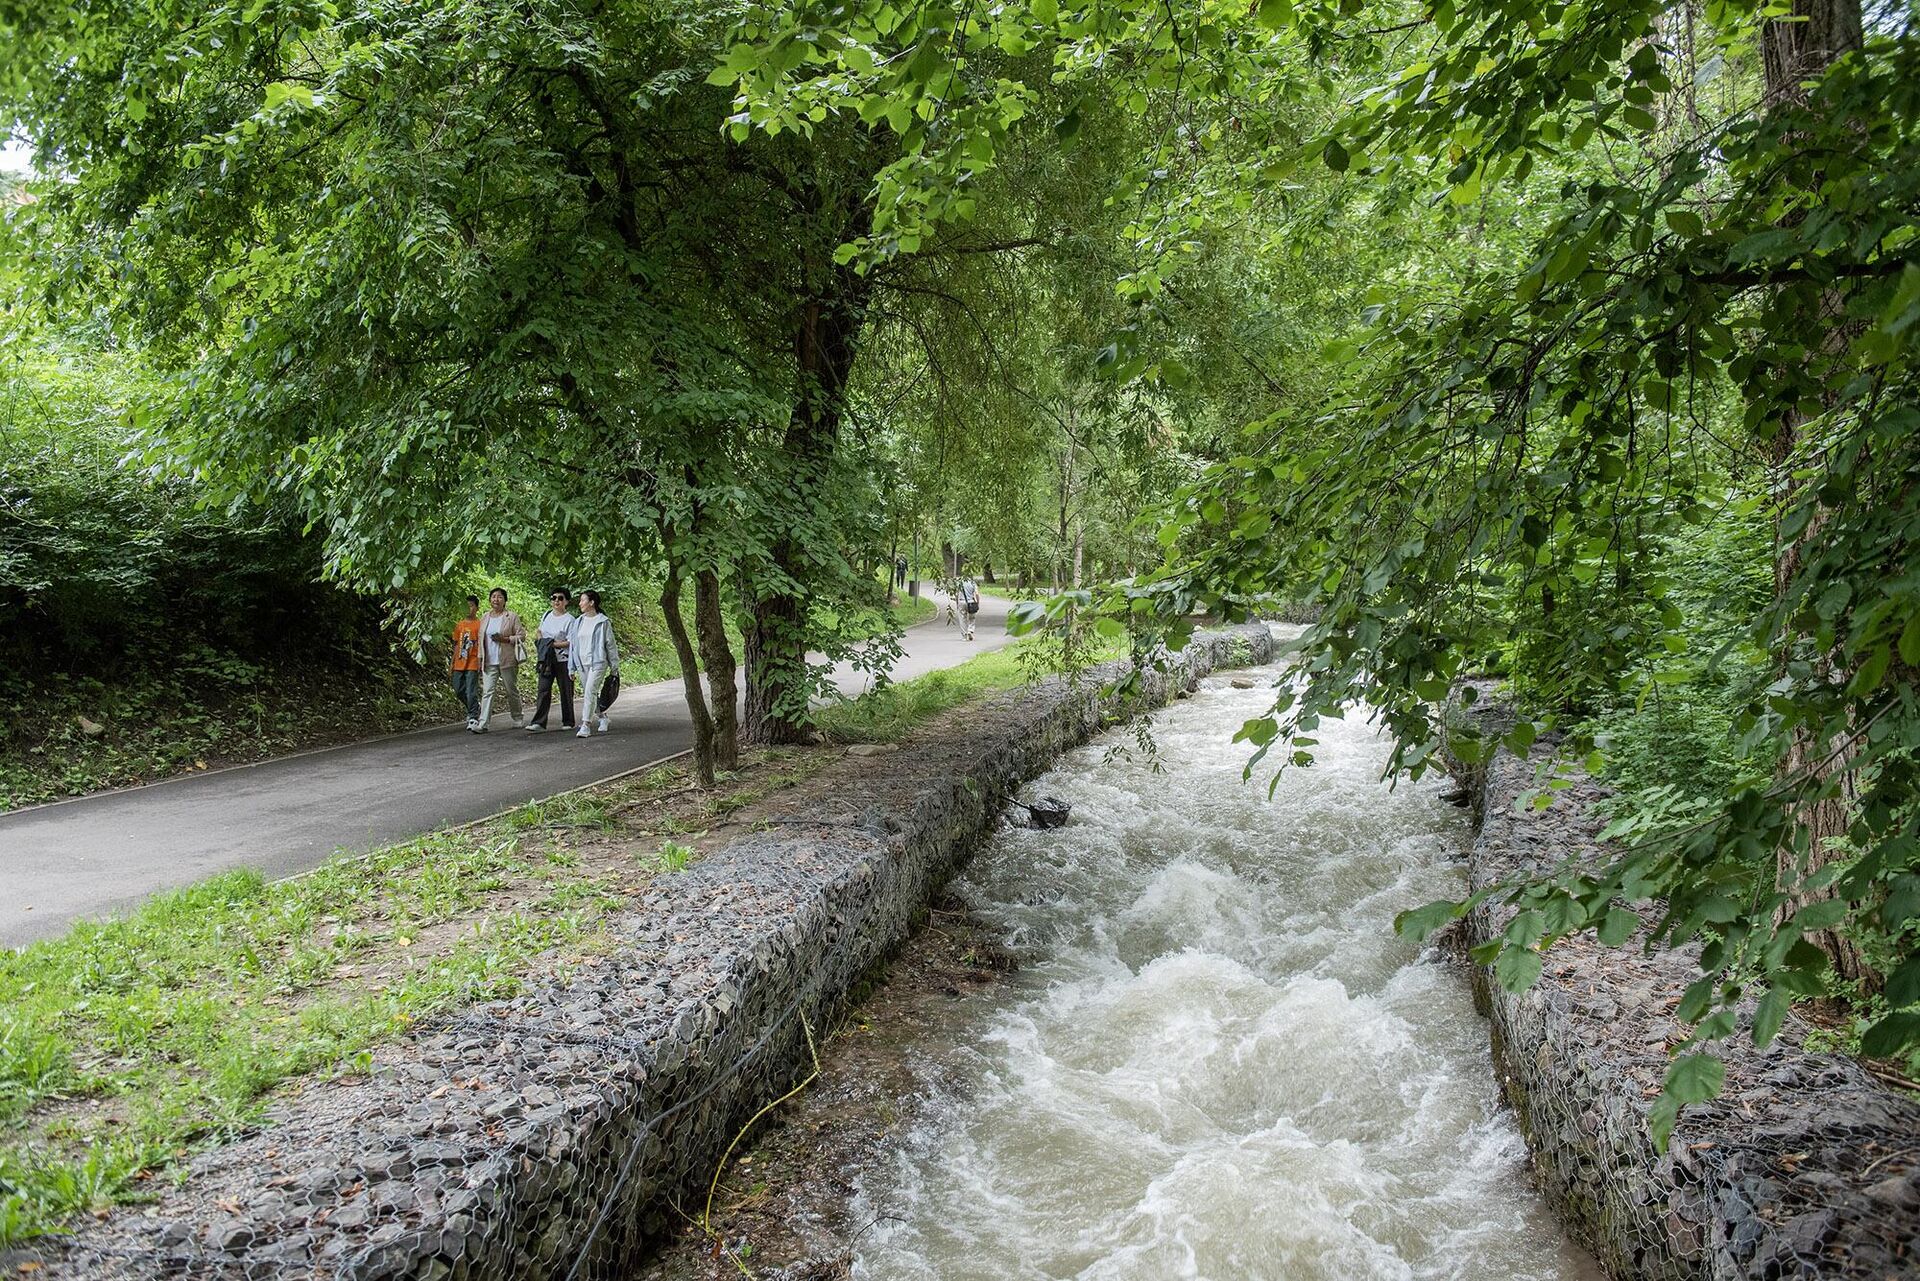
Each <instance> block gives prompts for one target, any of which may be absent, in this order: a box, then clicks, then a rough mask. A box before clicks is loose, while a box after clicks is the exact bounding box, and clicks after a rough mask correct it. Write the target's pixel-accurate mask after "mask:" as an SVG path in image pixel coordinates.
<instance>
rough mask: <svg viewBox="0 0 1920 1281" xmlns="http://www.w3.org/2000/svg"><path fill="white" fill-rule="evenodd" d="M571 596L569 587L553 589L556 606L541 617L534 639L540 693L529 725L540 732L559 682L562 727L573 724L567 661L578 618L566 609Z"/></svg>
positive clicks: (543, 727)
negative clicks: (554, 689)
mask: <svg viewBox="0 0 1920 1281" xmlns="http://www.w3.org/2000/svg"><path fill="white" fill-rule="evenodd" d="M571 600H572V597H570V596H568V595H567V589H566V588H564V587H556V588H554V589H553V608H551V609H549V610H548V611H547V614H546V617H545V618H542V619H541V620H540V630H539V632H538V633H537V634H536V639H535V641H534V645H535V650H534V663H535V664H536V666H535V668H534V670H535V671H536V672H538V673H539V676H540V693H539V696H538V697H537V698H536V699H535V700H534V704H533V716H532V717H531V718H530V719H529V720H528V721H527V729H528V731H529V732H532V733H536V734H537V733H539V732H540V731H541V730H543V729H545V728H546V727H547V709H548V708H550V707H552V706H553V687H554V685H555V684H556V683H558V684H559V686H560V727H561V728H562V729H572V728H573V669H572V667H571V666H569V665H568V663H567V651H568V650H569V649H571V648H572V647H573V628H574V624H575V623H576V622H577V621H578V620H577V619H575V618H574V616H573V615H572V614H570V613H568V612H567V605H568V603H569V602H570V601H571Z"/></svg>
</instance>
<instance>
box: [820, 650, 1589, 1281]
mask: <svg viewBox="0 0 1920 1281" xmlns="http://www.w3.org/2000/svg"><path fill="white" fill-rule="evenodd" d="M1254 675H1255V676H1256V677H1257V678H1258V685H1259V686H1260V688H1256V689H1252V690H1236V689H1233V688H1231V686H1230V684H1229V680H1228V678H1227V677H1224V676H1220V677H1214V678H1212V679H1210V680H1208V681H1207V682H1206V683H1205V686H1204V688H1203V690H1202V691H1201V692H1200V693H1199V694H1198V695H1197V696H1196V697H1194V698H1193V699H1191V700H1188V701H1185V702H1181V703H1178V704H1176V705H1174V706H1173V707H1172V708H1170V709H1168V710H1167V711H1165V712H1163V713H1161V714H1159V715H1157V716H1156V717H1155V718H1154V722H1153V732H1154V737H1155V740H1156V741H1157V743H1158V758H1159V765H1160V770H1159V771H1156V770H1154V769H1153V767H1152V765H1151V764H1150V763H1149V762H1147V761H1145V760H1143V759H1140V758H1139V756H1138V754H1137V753H1136V754H1135V756H1134V757H1132V758H1127V757H1122V756H1116V755H1115V754H1114V748H1116V747H1117V746H1121V745H1123V744H1124V743H1125V742H1126V739H1125V738H1124V736H1123V735H1113V736H1110V737H1109V738H1108V739H1106V740H1103V741H1101V742H1098V743H1095V744H1093V745H1092V746H1089V747H1087V748H1084V749H1081V750H1079V751H1077V752H1075V753H1073V754H1071V755H1069V756H1068V757H1066V758H1064V759H1063V760H1062V761H1061V762H1060V764H1059V765H1058V767H1057V768H1056V769H1054V770H1053V772H1052V773H1050V774H1048V775H1047V776H1046V777H1044V778H1043V779H1041V780H1039V781H1038V782H1037V783H1036V784H1035V785H1034V787H1033V789H1032V790H1033V791H1034V792H1036V793H1047V794H1052V795H1057V796H1061V797H1064V798H1065V799H1067V800H1069V801H1071V802H1072V804H1073V819H1072V822H1071V823H1070V824H1069V825H1068V826H1067V827H1065V828H1063V829H1061V830H1058V831H1027V830H1019V829H1011V828H1010V829H1006V830H1003V831H1001V832H1000V833H999V834H998V835H997V836H996V837H995V838H994V840H993V841H992V842H991V843H990V845H989V846H988V847H987V848H986V849H985V850H983V851H982V853H981V854H980V855H979V856H978V858H976V860H975V861H974V863H973V864H972V866H971V868H970V869H969V871H968V874H967V875H966V877H965V878H964V879H963V880H962V881H961V882H960V884H959V887H958V888H959V892H960V894H961V896H962V897H963V898H965V899H966V900H968V901H969V903H970V904H971V905H972V906H973V908H974V909H975V910H976V911H977V912H978V913H979V914H980V915H981V916H983V917H984V918H986V919H987V920H988V921H989V922H991V923H992V924H993V926H994V927H995V928H998V929H1001V930H1003V931H1004V932H1005V935H1006V938H1007V940H1008V941H1009V943H1010V944H1011V945H1012V946H1013V947H1014V948H1015V949H1016V950H1017V951H1018V952H1019V953H1020V954H1021V955H1022V956H1023V957H1025V958H1027V964H1026V966H1025V968H1024V969H1023V970H1022V972H1021V973H1020V974H1019V975H1017V976H1016V977H1015V978H1013V979H1012V980H1011V981H1010V982H1009V983H1008V984H1007V985H1006V986H1005V988H1004V989H1003V992H1002V994H1001V999H1000V1001H999V1003H998V1004H997V1006H995V1007H994V1009H993V1011H992V1013H991V1015H990V1016H989V1017H988V1018H987V1019H986V1020H985V1021H984V1022H983V1023H981V1024H980V1025H979V1026H978V1027H977V1028H975V1029H972V1030H971V1033H970V1035H968V1036H966V1037H965V1038H963V1040H964V1041H965V1048H963V1049H961V1050H959V1051H955V1052H954V1053H956V1054H957V1055H958V1056H959V1057H958V1061H953V1060H949V1061H947V1062H946V1063H944V1064H943V1065H942V1071H940V1072H939V1073H937V1074H930V1076H932V1075H937V1076H938V1078H939V1079H941V1080H943V1081H946V1082H949V1084H948V1085H946V1086H943V1087H942V1088H941V1091H940V1094H939V1096H938V1097H936V1098H935V1099H934V1100H933V1101H932V1103H931V1104H930V1105H929V1106H928V1107H927V1108H926V1109H925V1110H924V1111H923V1112H921V1113H920V1115H921V1118H922V1119H921V1120H920V1121H919V1122H918V1123H917V1124H916V1126H915V1128H914V1129H913V1131H912V1133H911V1134H910V1135H909V1136H908V1137H907V1139H906V1141H905V1143H904V1144H903V1146H902V1149H901V1152H900V1156H899V1159H898V1161H897V1163H896V1164H895V1166H894V1167H893V1168H891V1169H888V1170H885V1171H884V1172H883V1174H882V1175H881V1176H869V1177H867V1178H866V1179H865V1180H863V1184H862V1187H861V1189H860V1193H859V1196H860V1200H861V1202H862V1205H861V1207H860V1213H861V1216H862V1217H864V1218H871V1219H872V1220H873V1226H872V1228H871V1229H870V1230H868V1231H867V1232H865V1233H864V1234H863V1235H862V1237H861V1239H860V1242H859V1254H858V1258H857V1260H856V1266H855V1272H854V1274H855V1276H857V1277H862V1278H870V1279H872V1281H904V1279H907V1278H913V1279H919V1278H927V1279H933V1278H938V1279H939V1281H964V1279H972V1278H980V1279H985V1278H1020V1279H1022V1281H1026V1279H1028V1278H1053V1277H1083V1278H1138V1279H1140V1281H1149V1279H1153V1281H1157V1279H1159V1278H1176V1277H1191V1278H1201V1279H1204V1281H1308V1279H1310V1278H1320V1277H1326V1278H1429V1277H1432V1278H1485V1279H1487V1281H1525V1279H1534V1278H1538V1279H1545V1278H1582V1279H1585V1278H1594V1277H1598V1276H1599V1273H1598V1272H1597V1270H1596V1269H1595V1267H1594V1265H1593V1264H1592V1263H1591V1262H1590V1261H1589V1260H1588V1259H1587V1258H1586V1257H1585V1256H1584V1255H1582V1254H1581V1253H1580V1252H1579V1251H1578V1250H1576V1249H1575V1248H1574V1247H1572V1246H1571V1245H1570V1244H1569V1243H1568V1242H1567V1241H1566V1239H1565V1237H1564V1236H1563V1234H1562V1233H1561V1231H1560V1230H1559V1228H1558V1226H1557V1225H1556V1223H1555V1222H1554V1220H1553V1218H1552V1216H1551V1215H1550V1213H1549V1212H1548V1211H1547V1209H1546V1207H1545V1205H1544V1204H1543V1203H1542V1201H1541V1200H1540V1198H1539V1197H1538V1195H1537V1194H1536V1193H1535V1192H1534V1190H1533V1188H1532V1187H1531V1185H1530V1184H1529V1182H1528V1178H1527V1172H1526V1168H1525V1146H1524V1144H1523V1142H1522V1140H1521V1137H1520V1135H1519V1132H1518V1131H1517V1130H1516V1129H1515V1127H1514V1124H1513V1121H1512V1118H1511V1117H1510V1116H1509V1115H1508V1114H1506V1113H1504V1112H1503V1111H1502V1110H1501V1107H1500V1103H1499V1099H1498V1095H1497V1092H1496V1087H1495V1084H1494V1080H1493V1075H1492V1067H1491V1064H1490V1062H1489V1058H1488V1049H1487V1027H1486V1024H1485V1022H1483V1021H1482V1020H1481V1019H1480V1018H1479V1016H1478V1015H1476V1014H1475V1013H1474V1009H1473V1002H1472V997H1471V994H1470V993H1469V991H1468V988H1467V984H1466V980H1465V977H1464V976H1463V975H1462V974H1461V972H1460V971H1459V970H1458V969H1457V968H1456V967H1453V966H1450V965H1448V964H1445V963H1443V962H1440V961H1437V960H1433V959H1431V958H1429V959H1422V957H1421V955H1420V952H1419V949H1418V948H1416V947H1414V946H1412V945H1410V944H1408V943H1407V942H1405V941H1403V940H1401V939H1398V938H1396V937H1395V936H1394V934H1393V928H1392V923H1393V916H1394V914H1395V913H1396V912H1398V911H1400V910H1401V909H1403V908H1406V907H1410V906H1414V905H1417V904H1420V903H1424V902H1426V901H1428V900H1429V899H1433V898H1436V897H1440V896H1442V895H1446V894H1451V893H1453V892H1455V891H1457V890H1458V889H1459V887H1460V884H1461V878H1462V875H1463V872H1462V869H1461V867H1460V866H1459V863H1458V859H1459V856H1460V853H1461V851H1462V843H1463V841H1464V840H1465V839H1466V835H1467V833H1466V820H1465V818H1464V816H1463V814H1462V813H1461V812H1460V811H1459V810H1456V809H1453V808H1451V807H1449V806H1448V805H1446V804H1445V803H1443V802H1442V801H1441V800H1440V799H1439V797H1438V793H1439V791H1440V790H1441V786H1440V785H1439V784H1438V783H1421V784H1415V785H1411V786H1410V785H1407V784H1405V783H1402V784H1401V785H1400V786H1399V787H1398V788H1395V789H1389V788H1388V787H1387V786H1386V785H1385V784H1384V783H1382V782H1380V781H1379V774H1380V769H1381V766H1382V764H1383V762H1384V760H1385V757H1386V749H1385V746H1384V744H1383V743H1382V742H1381V740H1380V739H1379V738H1377V737H1376V736H1375V735H1374V734H1373V733H1372V732H1371V731H1370V729H1369V728H1368V727H1367V726H1365V725H1363V724H1360V723H1357V722H1332V723H1328V724H1326V725H1325V726H1324V729H1323V732H1322V733H1321V734H1320V735H1319V738H1320V740H1321V747H1320V748H1319V749H1318V754H1319V758H1320V761H1319V764H1318V765H1316V766H1315V767H1314V768H1313V769H1311V770H1301V771H1289V772H1288V773H1287V774H1286V775H1285V777H1284V778H1283V779H1282V780H1281V782H1280V785H1279V788H1278V790H1277V791H1276V792H1275V793H1274V794H1273V797H1272V799H1271V800H1269V799H1268V797H1267V792H1266V788H1265V786H1264V785H1263V781H1262V780H1256V781H1255V782H1254V783H1252V784H1244V783H1242V782H1241V776H1240V775H1241V767H1242V765H1243V764H1244V762H1245V760H1246V747H1245V745H1244V744H1241V745H1235V744H1232V743H1230V742H1229V739H1230V738H1231V735H1232V732H1233V730H1234V729H1235V728H1236V727H1237V726H1238V725H1239V724H1240V722H1241V721H1242V720H1244V719H1245V718H1246V717H1248V716H1250V715H1254V714H1257V713H1258V712H1259V711H1260V710H1262V709H1263V708H1264V707H1266V706H1267V704H1268V702H1269V700H1270V698H1271V690H1270V688H1269V687H1270V685H1271V682H1272V681H1273V680H1274V679H1275V678H1276V676H1277V670H1276V669H1268V670H1264V671H1261V672H1256V673H1254ZM955 1081H957V1082H958V1084H957V1085H955V1084H951V1083H952V1082H955Z"/></svg>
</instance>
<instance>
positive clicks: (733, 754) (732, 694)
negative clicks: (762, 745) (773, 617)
mask: <svg viewBox="0 0 1920 1281" xmlns="http://www.w3.org/2000/svg"><path fill="white" fill-rule="evenodd" d="M693 629H694V633H695V635H697V636H698V637H699V640H700V662H701V665H702V666H704V667H705V668H706V669H707V693H708V697H709V699H710V700H711V702H712V705H713V708H712V710H713V763H714V765H715V767H716V768H718V769H723V770H730V769H738V768H740V686H739V682H738V681H737V680H736V678H735V672H736V669H735V667H734V662H733V647H732V646H731V645H729V644H728V643H727V615H726V610H725V608H724V607H723V606H722V605H721V603H720V575H719V574H718V573H717V572H715V571H714V570H711V569H703V570H701V571H700V572H699V573H698V574H696V575H694V579H693Z"/></svg>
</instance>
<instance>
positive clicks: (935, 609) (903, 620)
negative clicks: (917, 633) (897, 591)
mask: <svg viewBox="0 0 1920 1281" xmlns="http://www.w3.org/2000/svg"><path fill="white" fill-rule="evenodd" d="M939 612H940V607H939V606H938V605H936V604H934V603H933V602H932V601H931V600H929V599H928V598H926V597H925V596H900V597H897V598H895V600H894V602H893V619H894V621H895V622H897V623H899V624H900V626H902V627H912V626H913V625H914V624H915V623H918V622H924V621H925V620H927V619H929V618H932V617H933V616H934V615H935V614H937V613H939Z"/></svg>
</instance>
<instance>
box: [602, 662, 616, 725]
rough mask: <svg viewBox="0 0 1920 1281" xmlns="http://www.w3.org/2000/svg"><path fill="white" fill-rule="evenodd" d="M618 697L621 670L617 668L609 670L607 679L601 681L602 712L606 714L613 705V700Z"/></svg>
mask: <svg viewBox="0 0 1920 1281" xmlns="http://www.w3.org/2000/svg"><path fill="white" fill-rule="evenodd" d="M618 697H620V672H619V670H618V669H617V668H616V669H615V670H613V671H611V672H608V673H607V679H606V680H604V681H602V682H601V683H600V714H601V715H605V714H606V710H607V709H608V708H609V707H612V706H613V700H614V699H616V698H618Z"/></svg>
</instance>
